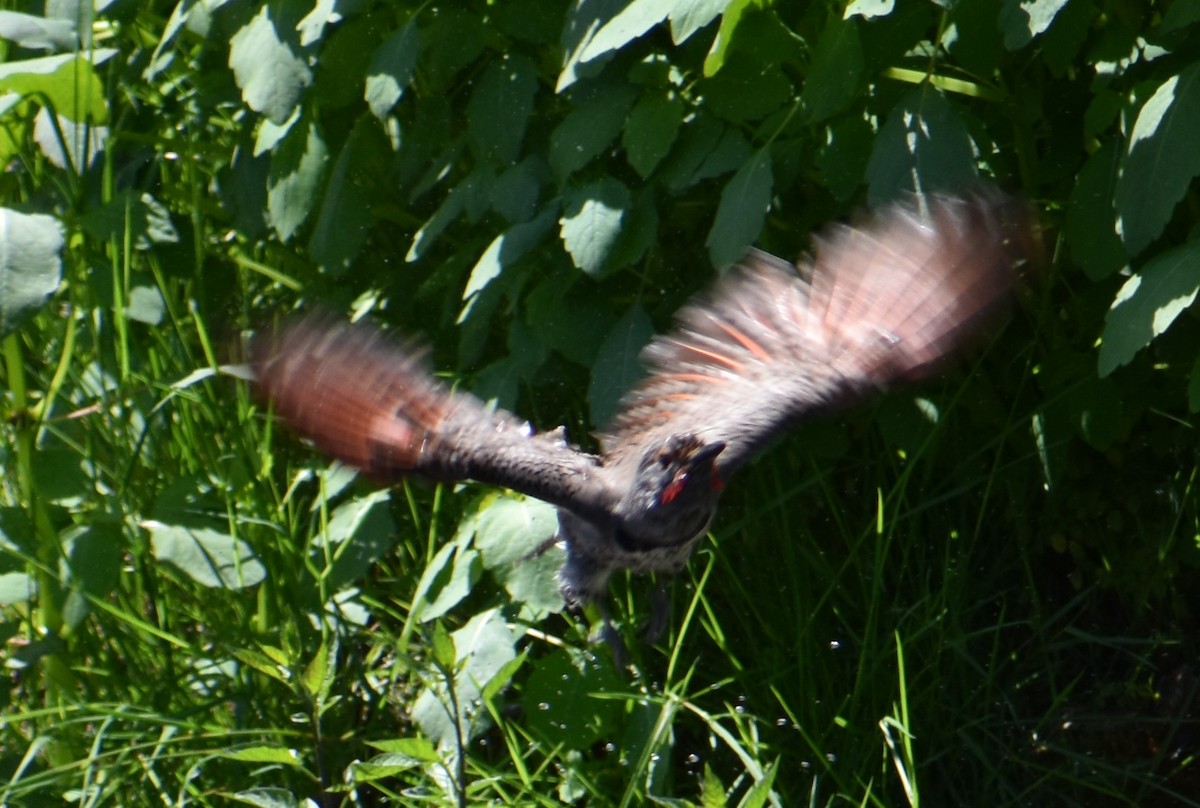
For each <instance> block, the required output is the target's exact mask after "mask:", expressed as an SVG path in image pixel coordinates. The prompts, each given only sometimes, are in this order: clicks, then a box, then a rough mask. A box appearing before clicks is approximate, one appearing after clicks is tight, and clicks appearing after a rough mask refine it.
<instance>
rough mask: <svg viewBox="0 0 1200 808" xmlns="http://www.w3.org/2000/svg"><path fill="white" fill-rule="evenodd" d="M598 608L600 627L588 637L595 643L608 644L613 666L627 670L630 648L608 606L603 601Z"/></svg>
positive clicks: (620, 669) (589, 640)
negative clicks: (613, 620)
mask: <svg viewBox="0 0 1200 808" xmlns="http://www.w3.org/2000/svg"><path fill="white" fill-rule="evenodd" d="M597 609H598V610H599V612H600V628H598V629H597V630H596V631H595V633H593V634H592V636H590V637H588V642H590V643H592V644H593V645H595V644H598V643H604V644H605V645H607V646H608V650H609V651H610V652H612V657H613V667H615V668H616V669H617V670H619V671H622V670H625V664H626V663H627V662H628V661H629V650H628V649H627V648H626V647H625V641H624V640H622V639H621V635H620V633H619V632H618V631H617V627H616V626H614V625H613V622H612V618H610V617H609V616H608V607H607V606H606V605H605V604H604V603H603V602H602V601H601V602H599V603H598V604H597Z"/></svg>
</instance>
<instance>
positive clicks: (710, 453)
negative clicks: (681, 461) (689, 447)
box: [691, 441, 725, 466]
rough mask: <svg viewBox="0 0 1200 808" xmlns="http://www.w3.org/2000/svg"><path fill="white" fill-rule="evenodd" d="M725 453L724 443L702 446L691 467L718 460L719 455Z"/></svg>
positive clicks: (694, 456)
mask: <svg viewBox="0 0 1200 808" xmlns="http://www.w3.org/2000/svg"><path fill="white" fill-rule="evenodd" d="M723 451H725V443H724V442H723V441H717V442H716V443H710V444H707V445H706V446H701V447H700V450H699V451H697V452H696V454H695V455H693V457H692V462H691V465H693V466H697V465H699V464H701V463H704V462H711V461H713V460H716V459H717V455H719V454H720V453H721V452H723Z"/></svg>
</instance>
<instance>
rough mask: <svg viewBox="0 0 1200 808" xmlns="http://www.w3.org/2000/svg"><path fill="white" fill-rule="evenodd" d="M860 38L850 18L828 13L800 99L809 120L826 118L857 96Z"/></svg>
mask: <svg viewBox="0 0 1200 808" xmlns="http://www.w3.org/2000/svg"><path fill="white" fill-rule="evenodd" d="M862 75H863V52H862V42H861V40H859V38H858V25H857V23H856V22H855V21H854V20H839V19H838V18H837V17H832V18H831V19H830V21H829V25H828V26H826V28H825V31H824V32H823V33H822V34H821V38H820V39H818V40H817V46H816V49H815V51H814V52H813V57H812V62H811V63H810V64H809V67H808V75H807V76H805V78H804V91H803V93H802V94H801V99H802V100H803V102H804V109H805V112H807V113H808V119H809V121H810V122H812V123H817V122H819V121H823V120H825V119H826V118H829V117H831V116H833V115H836V114H837V113H839V112H841V111H842V110H844V109H846V107H848V106H850V105H851V104H853V103H855V102H857V101H859V100H860V98H859V85H860V84H861V82H862Z"/></svg>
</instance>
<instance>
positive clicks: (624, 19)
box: [579, 0, 671, 63]
mask: <svg viewBox="0 0 1200 808" xmlns="http://www.w3.org/2000/svg"><path fill="white" fill-rule="evenodd" d="M670 10H671V4H670V3H669V2H663V0H632V1H631V2H630V3H629V4H628V5H626V6H625V8H623V9H621V11H620V12H619V13H618V14H617V15H616V16H614V17H613V18H612V19H611V20H609V21H608V22H606V23H605V24H604V25H603V26H602V27H601V28H600V30H599V31H597V32H596V34H595V36H593V37H592V38H591V41H590V42H588V44H587V46H586V47H584V49H583V51H582V52H581V53H580V54H579V61H580V62H581V63H586V62H590V61H592V60H593V59H595V58H597V57H599V56H603V55H604V54H606V53H608V52H609V51H615V50H620V49H621V48H623V47H625V46H626V45H627V44H629V43H630V42H632V41H633V40H635V39H637V38H638V37H640V36H642V34H644V33H646V32H647V31H649V30H650V29H651V28H653V27H654V26H655V25H658V24H659V23H660V22H662V21H663V20H665V19H666V18H667V14H668V13H669V12H670Z"/></svg>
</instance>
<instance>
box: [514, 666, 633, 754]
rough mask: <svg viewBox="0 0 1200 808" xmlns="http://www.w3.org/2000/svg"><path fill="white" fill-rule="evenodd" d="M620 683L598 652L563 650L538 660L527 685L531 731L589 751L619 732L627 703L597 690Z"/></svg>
mask: <svg viewBox="0 0 1200 808" xmlns="http://www.w3.org/2000/svg"><path fill="white" fill-rule="evenodd" d="M620 687H621V682H620V680H619V679H618V678H617V675H616V673H615V672H614V671H613V669H612V666H610V665H608V664H604V663H601V662H600V661H598V658H597V657H596V655H595V654H592V653H590V652H583V651H580V650H577V649H573V648H563V649H561V650H558V651H555V652H554V653H552V654H548V655H547V656H545V657H542V658H541V659H539V660H538V663H537V665H536V666H535V667H534V668H533V670H532V672H531V673H530V674H529V678H528V679H527V680H526V682H525V686H524V688H523V689H522V695H521V704H522V706H523V708H524V713H525V717H526V721H527V722H528V728H529V731H530V732H532V733H533V734H534V737H535V738H537V739H539V740H540V741H542V742H543V743H544V744H546V745H547V746H548V747H550V748H557V747H560V746H561V747H562V748H564V749H587V748H588V747H589V746H591V745H592V744H593V743H595V742H596V741H598V740H600V739H601V738H605V737H611V736H612V735H613V734H614V733H616V732H617V731H618V730H617V725H618V721H619V719H620V715H621V710H622V702H621V701H619V700H616V699H604V698H596V696H595V694H597V693H605V692H611V691H613V690H615V689H619V688H620Z"/></svg>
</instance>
